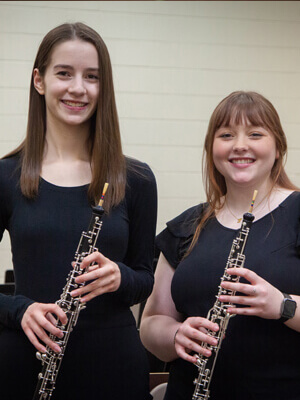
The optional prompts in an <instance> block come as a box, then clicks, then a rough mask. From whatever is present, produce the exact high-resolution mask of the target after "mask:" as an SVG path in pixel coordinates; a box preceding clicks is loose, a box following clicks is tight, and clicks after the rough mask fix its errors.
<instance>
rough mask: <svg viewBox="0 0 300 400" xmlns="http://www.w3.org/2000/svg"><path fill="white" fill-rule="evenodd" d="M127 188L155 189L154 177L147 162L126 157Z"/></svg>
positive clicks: (132, 189) (131, 189)
mask: <svg viewBox="0 0 300 400" xmlns="http://www.w3.org/2000/svg"><path fill="white" fill-rule="evenodd" d="M126 174H127V189H129V190H130V191H136V190H137V191H140V190H144V189H146V190H147V189H148V190H154V191H156V179H155V176H154V173H153V172H152V170H151V168H150V167H149V165H148V164H146V163H144V162H141V161H139V160H136V159H134V158H129V157H126Z"/></svg>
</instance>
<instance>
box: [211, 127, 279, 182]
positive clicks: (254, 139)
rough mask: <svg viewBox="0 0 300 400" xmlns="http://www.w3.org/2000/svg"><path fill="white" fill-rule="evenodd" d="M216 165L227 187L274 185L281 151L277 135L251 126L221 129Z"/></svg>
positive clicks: (216, 142)
mask: <svg viewBox="0 0 300 400" xmlns="http://www.w3.org/2000/svg"><path fill="white" fill-rule="evenodd" d="M212 152H213V162H214V165H215V167H216V169H217V170H218V171H219V173H220V174H221V175H222V176H223V177H224V179H225V182H226V186H227V188H228V186H230V185H238V186H256V187H260V186H261V185H264V184H266V185H269V184H271V183H272V180H271V171H272V168H273V166H274V163H275V160H276V159H277V158H278V151H277V149H276V143H275V138H274V135H273V134H272V133H271V132H269V131H268V130H267V129H266V128H263V127H255V126H252V125H251V124H250V123H246V121H244V122H243V123H241V124H239V125H234V124H232V125H230V126H229V127H224V126H221V127H220V128H219V129H218V130H217V131H216V133H215V136H214V141H213V149H212Z"/></svg>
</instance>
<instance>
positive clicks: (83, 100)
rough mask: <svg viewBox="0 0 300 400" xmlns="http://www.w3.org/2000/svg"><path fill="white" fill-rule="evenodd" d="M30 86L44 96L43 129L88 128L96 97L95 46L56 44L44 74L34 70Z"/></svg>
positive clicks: (86, 43) (68, 42) (96, 68)
mask: <svg viewBox="0 0 300 400" xmlns="http://www.w3.org/2000/svg"><path fill="white" fill-rule="evenodd" d="M34 86H35V88H36V90H37V91H38V93H39V94H41V95H44V96H45V103H46V115H47V126H49V125H51V126H59V124H66V125H68V126H74V125H84V126H87V127H88V126H89V124H90V119H91V117H92V115H93V114H94V112H95V110H96V108H97V104H98V96H99V62H98V53H97V50H96V48H95V46H94V45H93V44H91V43H89V42H85V41H82V40H79V39H75V40H68V41H65V42H62V43H60V44H58V45H57V46H56V47H55V48H54V50H53V52H52V55H51V61H50V63H49V65H48V67H47V69H46V72H45V75H44V76H41V75H40V73H39V70H38V69H35V70H34Z"/></svg>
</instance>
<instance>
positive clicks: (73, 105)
mask: <svg viewBox="0 0 300 400" xmlns="http://www.w3.org/2000/svg"><path fill="white" fill-rule="evenodd" d="M62 102H63V103H64V104H66V105H67V106H70V107H85V106H86V105H87V104H88V103H81V102H78V101H69V100H62Z"/></svg>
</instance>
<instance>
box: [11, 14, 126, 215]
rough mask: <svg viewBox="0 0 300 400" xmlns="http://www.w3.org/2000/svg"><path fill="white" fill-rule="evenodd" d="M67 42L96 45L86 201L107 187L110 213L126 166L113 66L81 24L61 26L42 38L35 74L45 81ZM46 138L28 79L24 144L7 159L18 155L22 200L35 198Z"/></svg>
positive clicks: (42, 110) (42, 113)
mask: <svg viewBox="0 0 300 400" xmlns="http://www.w3.org/2000/svg"><path fill="white" fill-rule="evenodd" d="M70 40H82V41H85V42H89V43H91V44H93V45H94V47H95V48H96V50H97V53H98V61H99V88H100V90H99V97H98V104H97V108H96V111H95V113H94V115H93V116H92V118H91V127H90V136H89V152H90V162H91V168H92V181H91V183H90V185H89V198H90V199H91V201H98V200H99V199H100V197H101V193H102V189H103V186H104V183H105V182H109V183H110V187H109V190H108V193H107V195H106V198H105V208H106V209H107V210H108V209H110V208H111V207H112V206H114V205H116V204H118V203H119V202H120V201H121V200H122V199H123V198H124V195H125V186H126V162H125V157H124V155H123V152H122V145H121V136H120V129H119V120H118V114H117V107H116V101H115V93H114V85H113V76H112V66H111V61H110V56H109V52H108V50H107V47H106V45H105V43H104V41H103V39H102V38H101V36H100V35H99V34H98V33H97V32H96V31H95V30H94V29H92V28H90V27H89V26H87V25H85V24H83V23H81V22H77V23H65V24H62V25H59V26H57V27H56V28H54V29H52V30H51V31H49V32H48V33H47V34H46V35H45V37H44V38H43V40H42V42H41V44H40V46H39V49H38V52H37V55H36V59H35V62H34V66H33V71H34V69H36V68H37V69H38V70H39V74H40V76H41V77H44V75H45V72H46V70H47V67H48V65H49V64H50V61H51V56H52V53H53V51H54V49H55V48H56V46H58V45H59V44H61V43H63V42H66V41H70ZM45 134H46V105H45V98H44V96H43V95H40V94H39V93H38V92H37V91H36V89H35V87H34V79H33V73H32V77H31V84H30V94H29V111H28V123H27V133H26V138H25V140H24V141H23V142H22V143H21V144H20V146H18V148H17V149H15V150H14V151H13V152H11V153H10V154H8V156H12V155H14V154H17V153H20V155H21V163H22V165H21V178H20V185H21V190H22V193H23V195H25V196H26V197H28V198H35V197H36V195H37V193H38V187H39V180H40V172H41V165H42V158H43V152H44V147H45Z"/></svg>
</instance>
